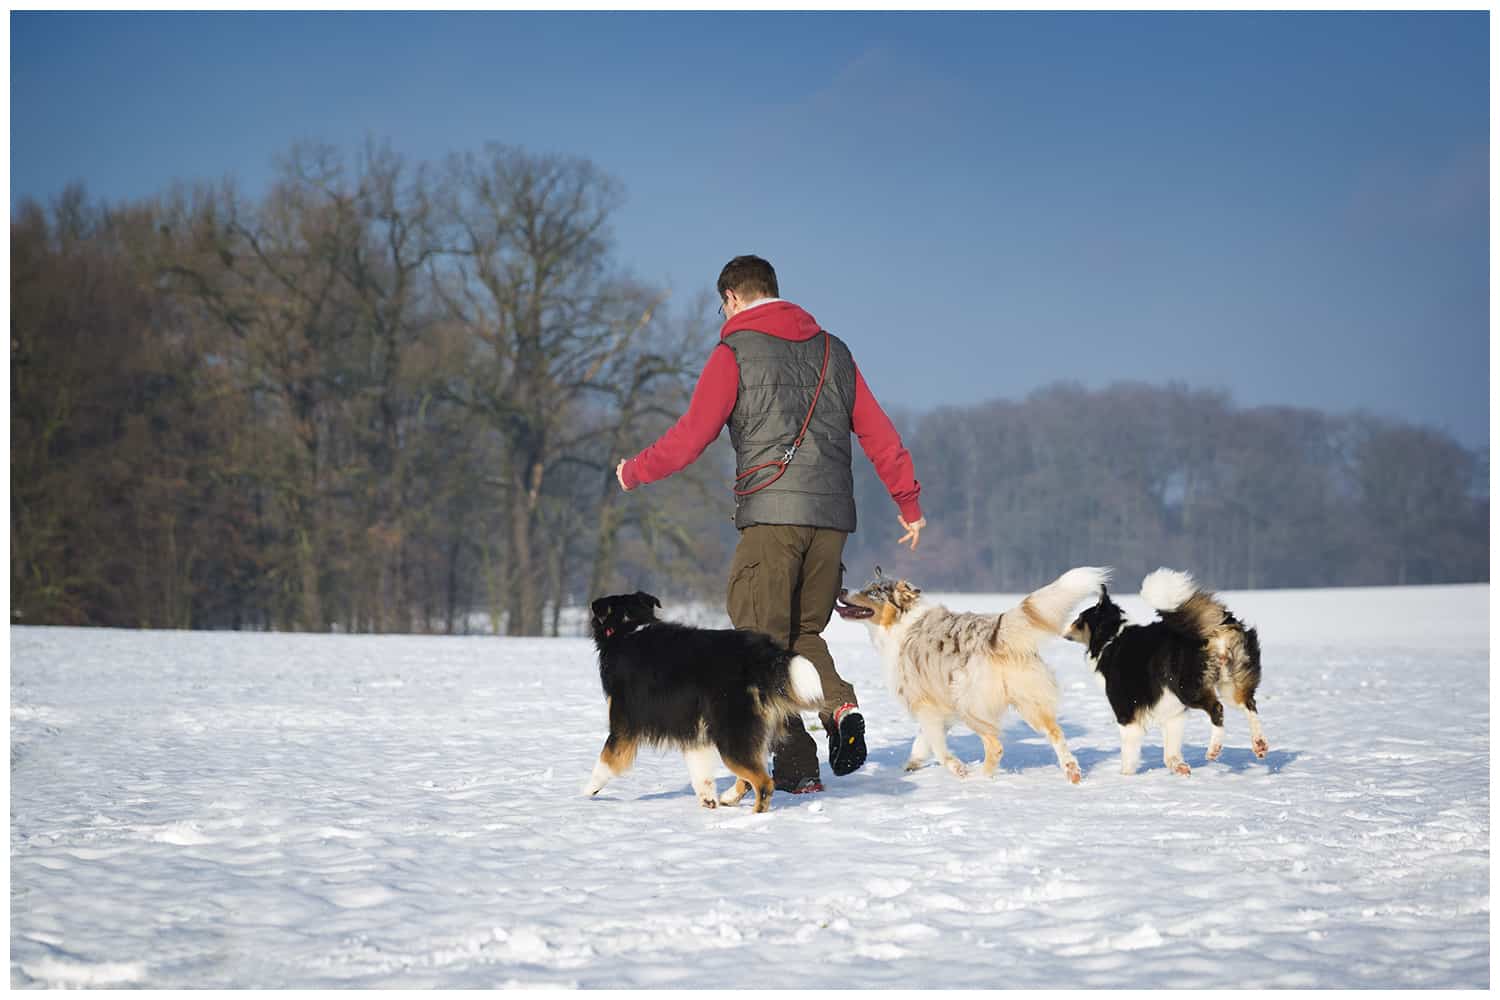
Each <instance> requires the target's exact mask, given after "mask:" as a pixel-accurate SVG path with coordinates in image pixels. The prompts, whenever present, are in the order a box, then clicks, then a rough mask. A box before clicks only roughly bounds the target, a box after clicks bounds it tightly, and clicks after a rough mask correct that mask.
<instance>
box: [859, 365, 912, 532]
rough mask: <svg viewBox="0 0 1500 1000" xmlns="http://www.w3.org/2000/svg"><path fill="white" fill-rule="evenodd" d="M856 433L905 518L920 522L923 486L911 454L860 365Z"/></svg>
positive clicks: (876, 471) (908, 520)
mask: <svg viewBox="0 0 1500 1000" xmlns="http://www.w3.org/2000/svg"><path fill="white" fill-rule="evenodd" d="M854 433H855V434H856V435H858V437H859V446H860V447H861V448H863V449H864V450H865V455H866V456H868V457H869V459H870V464H872V465H874V466H875V474H876V475H878V476H879V477H880V481H881V482H882V483H884V484H885V488H886V489H887V490H889V491H890V494H891V499H892V500H894V501H896V506H897V507H899V508H901V517H902V518H903V519H904V520H905V521H906V522H907V523H908V524H909V523H911V522H912V521H917V520H920V519H921V517H922V508H921V506H920V505H919V504H918V503H917V495H918V494H920V493H921V492H922V484H921V483H919V482H917V475H916V470H915V469H914V468H913V467H912V463H911V452H909V451H907V450H906V446H905V445H903V444H902V443H901V435H900V434H897V433H896V425H895V424H893V423H891V418H890V417H888V416H886V415H885V411H884V410H882V409H881V408H880V404H879V403H877V402H876V401H875V394H874V393H873V392H871V391H870V387H869V386H868V385H866V384H865V377H864V375H863V374H861V373H860V370H859V366H858V365H856V366H855V368H854Z"/></svg>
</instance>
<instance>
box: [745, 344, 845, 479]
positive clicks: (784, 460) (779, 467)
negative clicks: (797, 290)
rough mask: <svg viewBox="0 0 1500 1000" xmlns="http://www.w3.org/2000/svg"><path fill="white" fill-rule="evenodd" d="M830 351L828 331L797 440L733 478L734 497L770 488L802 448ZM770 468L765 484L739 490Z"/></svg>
mask: <svg viewBox="0 0 1500 1000" xmlns="http://www.w3.org/2000/svg"><path fill="white" fill-rule="evenodd" d="M832 351H833V337H831V336H830V335H829V334H828V331H826V330H825V331H823V367H822V368H820V369H819V370H818V387H817V388H816V389H814V390H813V397H812V404H811V405H810V406H808V408H807V416H806V417H805V418H804V419H803V421H802V429H801V430H799V431H798V432H797V440H795V441H793V442H792V446H791V447H790V448H788V449H787V450H786V453H785V454H784V455H782V456H781V457H780V458H778V459H772V460H771V461H769V462H762V463H761V464H759V465H757V466H754V467H753V468H749V469H746V470H745V471H744V472H741V473H740V474H739V475H738V476H735V477H734V493H735V496H741V497H747V496H749V495H750V494H752V493H759V492H760V491H761V490H763V489H765V488H766V487H767V486H770V485H771V484H772V483H774V482H776V480H778V479H780V478H781V476H782V474H783V473H785V472H786V467H787V466H788V465H790V464H791V461H792V459H793V458H794V457H795V456H796V454H797V449H798V448H800V447H802V439H803V438H805V437H807V428H808V427H809V426H811V424H812V418H813V411H814V410H816V409H817V408H818V397H819V396H820V395H822V394H823V383H824V382H826V381H827V380H828V356H829V354H831V353H832ZM771 468H774V469H775V470H776V474H775V475H774V476H772V477H771V478H770V479H767V480H766V481H765V482H763V483H761V484H760V485H758V486H752V487H750V488H749V489H747V490H742V489H740V483H741V482H742V481H744V480H746V479H749V478H750V477H751V476H753V475H755V474H756V473H757V472H761V471H764V470H766V469H771Z"/></svg>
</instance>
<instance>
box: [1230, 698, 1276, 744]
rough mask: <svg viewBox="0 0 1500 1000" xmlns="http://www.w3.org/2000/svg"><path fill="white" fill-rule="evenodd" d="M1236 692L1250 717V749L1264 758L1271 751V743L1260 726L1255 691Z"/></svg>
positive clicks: (1242, 706) (1241, 705) (1240, 703)
mask: <svg viewBox="0 0 1500 1000" xmlns="http://www.w3.org/2000/svg"><path fill="white" fill-rule="evenodd" d="M1235 694H1236V696H1237V700H1238V702H1239V705H1240V707H1241V708H1243V709H1244V710H1245V715H1246V716H1248V717H1249V719H1250V749H1251V750H1254V751H1255V756H1257V757H1261V758H1264V757H1265V755H1266V754H1267V753H1269V752H1270V750H1271V744H1269V743H1267V742H1266V734H1265V733H1264V732H1262V731H1261V728H1260V716H1259V715H1257V714H1256V711H1255V692H1254V691H1236V692H1235Z"/></svg>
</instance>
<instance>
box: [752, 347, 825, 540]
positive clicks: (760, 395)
mask: <svg viewBox="0 0 1500 1000" xmlns="http://www.w3.org/2000/svg"><path fill="white" fill-rule="evenodd" d="M823 336H824V335H823V334H822V333H820V334H818V335H817V336H816V337H812V338H811V339H809V340H804V341H801V342H798V341H791V340H782V339H781V338H779V337H773V336H771V335H770V334H766V333H760V332H758V331H755V330H737V331H736V332H734V333H731V334H730V335H729V336H728V337H725V338H724V343H725V344H727V345H729V349H730V350H732V351H734V357H735V361H736V362H737V363H738V364H739V367H740V384H739V397H738V399H737V400H736V401H735V404H734V412H732V413H730V415H729V439H730V441H732V442H733V443H734V455H735V474H736V475H739V474H741V473H743V472H745V470H747V469H752V468H754V467H755V466H757V465H760V464H762V463H764V462H771V461H775V460H777V459H780V458H781V457H782V456H783V455H784V454H785V453H786V450H787V448H788V447H790V446H791V443H792V442H793V441H795V440H796V439H797V431H799V430H801V428H802V421H803V420H805V419H806V418H807V408H808V406H809V405H810V404H811V403H812V398H813V392H814V391H815V390H816V389H817V387H818V371H819V369H820V368H821V367H822V365H823ZM829 337H830V340H831V345H830V351H829V356H828V376H827V379H826V381H825V382H824V384H823V393H822V395H821V396H819V397H818V406H817V409H816V410H814V412H813V416H812V423H811V424H809V425H808V428H807V436H806V437H805V438H804V439H803V441H802V447H801V448H800V449H799V450H798V451H797V454H796V455H795V456H794V457H793V458H792V461H791V464H790V465H788V466H787V467H786V472H785V473H783V474H782V476H781V478H780V479H778V480H776V482H774V483H772V484H771V485H770V486H768V487H766V488H765V489H763V490H760V491H759V492H757V493H753V494H751V495H750V496H736V497H735V501H736V503H735V511H734V526H735V527H736V528H740V529H743V528H748V527H750V526H751V525H753V524H799V525H805V526H808V527H813V528H834V529H836V530H838V531H853V530H854V472H853V469H852V468H851V467H850V459H851V453H850V440H851V439H850V433H851V431H852V429H853V417H852V415H853V413H854V358H853V356H852V355H851V354H850V353H849V348H848V347H847V346H845V344H844V342H843V341H842V340H840V339H839V338H837V337H834V336H832V335H831V334H830V335H829ZM775 474H776V470H775V468H774V467H773V468H770V469H766V470H764V471H761V472H758V473H756V474H755V475H753V476H751V477H750V478H748V479H746V480H743V481H742V482H740V484H739V487H740V489H746V490H748V489H753V488H754V487H756V486H759V485H760V484H761V483H763V482H765V481H766V480H768V479H770V478H771V477H772V476H774V475H775Z"/></svg>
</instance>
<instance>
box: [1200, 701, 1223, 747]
mask: <svg viewBox="0 0 1500 1000" xmlns="http://www.w3.org/2000/svg"><path fill="white" fill-rule="evenodd" d="M1203 710H1204V711H1205V712H1207V713H1208V721H1209V722H1212V723H1213V725H1214V734H1213V735H1212V736H1210V737H1209V738H1208V753H1207V754H1206V755H1205V756H1207V757H1208V759H1209V760H1218V759H1219V754H1220V753H1222V752H1223V750H1224V703H1223V702H1222V701H1220V700H1219V699H1218V698H1215V699H1214V700H1213V701H1212V702H1210V703H1209V704H1208V705H1207V706H1205V707H1204V709H1203Z"/></svg>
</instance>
